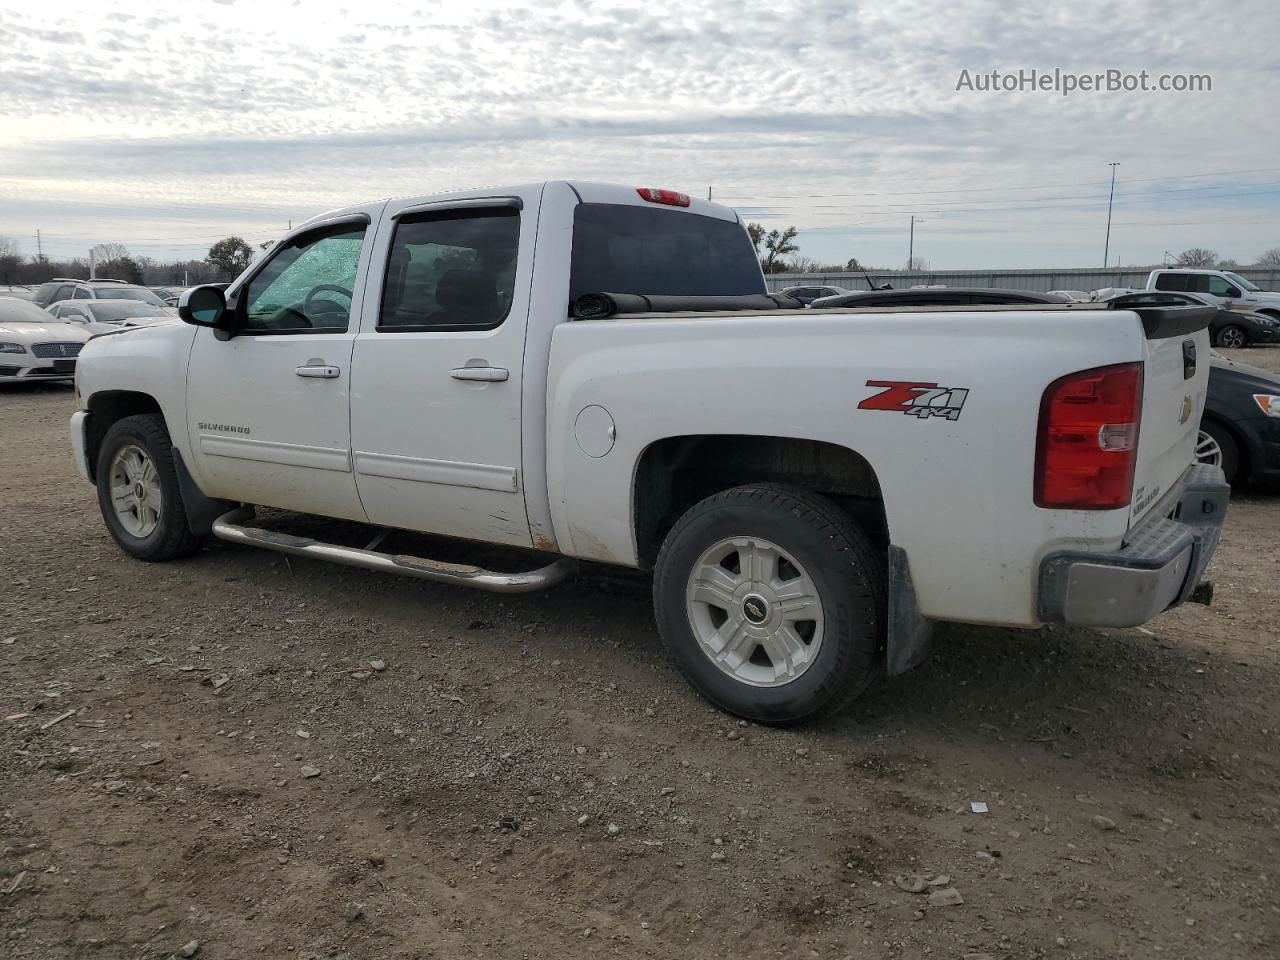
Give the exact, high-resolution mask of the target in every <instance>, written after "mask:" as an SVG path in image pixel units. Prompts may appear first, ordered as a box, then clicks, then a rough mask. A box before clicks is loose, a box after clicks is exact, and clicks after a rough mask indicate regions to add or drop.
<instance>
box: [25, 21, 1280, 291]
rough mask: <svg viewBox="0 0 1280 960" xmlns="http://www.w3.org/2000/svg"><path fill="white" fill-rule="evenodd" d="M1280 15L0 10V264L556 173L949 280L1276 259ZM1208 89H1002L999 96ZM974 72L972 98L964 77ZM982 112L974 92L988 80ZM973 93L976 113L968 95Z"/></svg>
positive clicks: (229, 230)
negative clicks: (1204, 82) (1198, 259)
mask: <svg viewBox="0 0 1280 960" xmlns="http://www.w3.org/2000/svg"><path fill="white" fill-rule="evenodd" d="M1277 28H1280V4H1277V3H1275V0H1215V2H1212V3H1209V2H1204V0H1180V2H1177V3H1169V2H1168V0H1160V2H1148V0H1136V2H1129V3H1126V4H1123V5H1121V4H1118V3H1116V2H1114V0H1110V2H1105V3H1100V2H1094V0H1074V2H1071V3H1061V2H1059V3H1037V2H1035V0H1018V2H1003V3H992V2H977V0H952V2H947V3H942V2H932V3H930V2H922V0H883V2H882V0H796V2H789V0H773V2H770V3H767V4H764V3H754V2H750V0H746V2H744V0H678V2H668V0H646V2H642V3H637V2H631V0H600V2H590V3H588V2H581V0H576V2H554V3H524V4H518V3H511V2H505V0H466V2H465V3H457V2H453V0H446V2H440V0H435V2H431V0H426V2H424V0H413V2H400V0H360V2H351V3H341V2H337V3H329V2H320V0H311V2H305V3H303V2H288V0H286V2H275V0H252V2H249V0H209V2H199V3H193V2H189V0H188V2H178V3H171V4H168V5H162V4H157V3H155V2H154V0H112V2H111V3H103V2H101V0H97V2H94V3H77V2H63V0H45V2H43V3H39V4H37V3H34V2H30V0H27V2H21V3H15V2H13V0H0V50H3V51H4V55H3V56H0V237H7V238H9V239H11V240H12V241H14V242H15V243H16V244H17V245H18V247H19V248H20V250H21V251H22V252H23V253H24V254H31V253H34V252H35V233H36V231H37V230H40V232H41V237H42V240H43V244H44V252H45V254H46V255H48V256H50V257H52V258H55V259H60V258H64V257H85V256H87V252H88V249H89V247H90V246H92V245H93V244H95V243H101V242H119V243H123V244H125V245H126V246H127V247H128V248H129V249H130V250H131V251H132V252H133V253H135V254H139V255H145V256H150V257H155V258H159V259H171V258H175V257H183V258H186V257H202V256H203V255H204V253H205V252H206V251H207V249H208V247H209V245H210V244H211V243H213V242H214V241H215V240H217V239H219V238H220V237H223V236H226V235H228V234H238V235H240V236H243V237H245V238H246V239H248V240H250V241H251V242H254V243H259V242H262V241H265V240H268V239H272V238H274V237H276V236H278V235H279V234H280V233H282V232H283V231H284V230H285V229H286V227H287V225H288V223H289V222H290V221H292V222H294V223H297V222H298V221H300V220H303V219H306V218H308V217H311V216H313V215H315V214H317V213H320V212H322V211H324V210H327V209H331V208H333V207H338V206H344V205H347V204H350V203H356V202H361V201H366V200H372V199H376V198H380V197H386V196H409V195H417V194H427V193H433V192H437V191H445V190H455V189H463V188H468V187H476V186H486V185H495V186H496V185H502V184H514V183H523V182H528V181H533V180H541V179H548V178H556V179H558V178H567V179H590V180H607V181H614V182H620V183H630V184H636V185H644V186H658V187H669V188H674V189H678V190H683V191H685V192H688V193H693V194H697V195H700V196H706V195H707V192H708V190H710V192H711V196H712V197H713V198H714V199H716V200H718V201H720V202H723V203H726V204H729V205H731V206H733V207H735V208H737V209H738V210H739V212H740V213H741V215H742V216H743V217H744V219H748V220H754V221H758V222H760V223H763V224H764V225H765V226H766V227H768V228H770V229H772V228H782V227H786V226H791V225H794V226H796V227H797V228H798V230H799V245H800V252H801V253H802V254H803V255H805V256H807V257H812V258H814V259H816V260H818V261H821V262H824V263H829V262H844V261H846V260H847V259H849V258H850V257H856V258H858V260H859V261H861V262H862V263H864V264H868V265H871V266H874V267H880V268H894V267H901V266H903V265H904V264H905V261H906V260H907V256H908V243H909V240H908V235H909V232H910V231H909V224H910V221H911V218H912V217H913V216H914V217H916V218H917V220H918V221H919V222H918V223H917V225H916V227H915V231H914V233H915V239H914V253H915V255H916V256H917V257H918V258H922V259H923V260H925V261H926V262H927V263H928V265H929V266H930V267H932V268H933V269H964V268H1019V267H1093V266H1099V265H1101V264H1102V262H1103V261H1102V258H1103V250H1104V244H1105V230H1106V222H1107V206H1108V191H1109V184H1110V180H1109V178H1110V175H1111V171H1112V168H1111V167H1110V166H1109V164H1110V163H1113V162H1116V163H1119V166H1118V167H1116V168H1114V169H1115V172H1116V183H1115V199H1114V210H1113V215H1112V226H1111V237H1110V248H1109V249H1110V252H1109V256H1108V262H1109V263H1111V264H1115V263H1117V262H1118V263H1122V264H1126V265H1128V264H1150V263H1158V262H1160V261H1161V259H1162V258H1163V256H1164V254H1165V252H1166V251H1168V252H1170V253H1173V254H1176V253H1178V252H1179V251H1181V250H1184V249H1186V248H1188V247H1193V246H1197V247H1209V248H1212V249H1214V250H1216V251H1218V253H1219V255H1220V256H1221V257H1224V258H1231V259H1234V260H1237V261H1239V262H1240V263H1242V264H1245V263H1252V262H1254V260H1255V259H1256V258H1257V256H1258V255H1259V254H1260V253H1261V252H1262V251H1264V250H1266V249H1269V248H1272V247H1277V246H1280V216H1278V214H1280V123H1278V122H1277V113H1278V111H1277V103H1278V102H1280V96H1278V95H1280V56H1278V55H1277V49H1276V44H1277V37H1280V30H1277ZM1032 69H1035V70H1038V71H1040V72H1041V73H1042V74H1044V73H1046V72H1047V73H1048V74H1052V72H1053V71H1054V70H1055V69H1059V70H1061V71H1065V72H1068V73H1075V74H1094V73H1098V72H1105V71H1107V70H1109V69H1110V70H1116V71H1121V72H1124V73H1133V74H1137V73H1138V72H1139V71H1143V70H1146V71H1148V72H1149V74H1150V82H1151V83H1155V82H1157V78H1158V77H1160V76H1161V75H1162V74H1170V75H1172V74H1180V75H1185V74H1207V75H1208V76H1209V77H1210V78H1211V85H1212V89H1211V90H1199V91H1194V92H1192V91H1184V92H1174V91H1156V90H1148V91H1145V92H1143V91H1132V92H1125V91H1123V90H1121V91H1114V92H1107V91H1080V90H1077V91H1075V92H1073V93H1072V94H1071V95H1069V96H1063V94H1062V93H1061V92H1060V91H1054V90H1038V89H1036V90H1030V89H1029V90H1017V91H1005V90H996V91H990V90H987V91H983V90H979V89H975V88H976V87H977V86H978V84H979V81H977V80H975V79H974V78H976V77H978V76H979V75H982V74H989V73H990V72H991V71H992V70H998V71H1001V72H1002V73H1012V74H1016V73H1017V72H1018V71H1019V70H1024V71H1030V70H1032ZM962 71H968V73H967V74H964V73H962ZM965 76H967V77H968V78H969V79H968V81H964V82H966V83H967V84H968V86H963V85H962V78H964V77H965ZM958 86H960V87H961V89H957V87H958Z"/></svg>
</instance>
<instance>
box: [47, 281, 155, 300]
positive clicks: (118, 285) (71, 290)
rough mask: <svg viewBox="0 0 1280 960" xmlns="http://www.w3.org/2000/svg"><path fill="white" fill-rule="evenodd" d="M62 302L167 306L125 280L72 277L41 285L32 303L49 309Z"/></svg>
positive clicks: (148, 292)
mask: <svg viewBox="0 0 1280 960" xmlns="http://www.w3.org/2000/svg"><path fill="white" fill-rule="evenodd" d="M62 300H141V301H142V302H143V303H149V304H151V305H152V306H155V307H163V306H165V302H164V301H163V300H161V299H160V298H159V297H157V296H156V295H155V294H154V293H152V292H151V291H150V290H148V289H147V288H146V287H141V286H138V285H137V284H134V283H125V281H123V280H101V279H99V280H76V279H74V278H70V277H54V278H53V279H52V280H50V281H49V282H48V283H42V284H40V289H39V290H37V291H36V295H35V296H34V297H33V298H32V303H34V304H35V305H36V306H38V307H47V306H49V304H51V303H58V302H60V301H62Z"/></svg>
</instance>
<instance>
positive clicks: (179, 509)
mask: <svg viewBox="0 0 1280 960" xmlns="http://www.w3.org/2000/svg"><path fill="white" fill-rule="evenodd" d="M97 466H98V469H97V474H96V476H97V482H98V506H99V508H100V509H101V510H102V519H103V520H104V521H106V524H107V529H108V530H109V531H110V532H111V536H112V537H113V538H115V541H116V543H118V544H119V545H120V547H121V549H123V550H124V552H125V553H127V554H129V555H130V556H134V557H137V558H138V559H139V560H151V561H158V560H173V559H175V558H177V557H183V556H186V555H188V554H191V553H194V552H195V551H196V550H198V549H199V548H200V541H201V538H200V537H198V536H196V535H195V534H194V533H192V532H191V529H190V527H188V526H187V512H186V509H185V507H184V506H183V503H182V493H181V491H180V490H179V489H178V475H177V470H176V469H175V467H174V463H173V445H172V444H171V443H170V441H169V431H168V430H167V429H166V428H165V425H164V418H163V417H161V416H160V415H159V414H139V415H137V416H132V417H125V418H124V419H123V420H118V421H116V422H115V423H114V424H112V425H111V428H110V429H109V430H107V435H106V436H105V437H103V440H102V447H101V449H100V450H99V451H98V464H97Z"/></svg>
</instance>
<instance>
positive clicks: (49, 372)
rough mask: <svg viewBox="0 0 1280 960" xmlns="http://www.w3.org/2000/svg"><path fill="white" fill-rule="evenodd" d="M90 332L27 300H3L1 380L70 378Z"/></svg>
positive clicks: (0, 311)
mask: <svg viewBox="0 0 1280 960" xmlns="http://www.w3.org/2000/svg"><path fill="white" fill-rule="evenodd" d="M88 339H89V332H88V331H87V330H85V329H84V328H83V327H80V326H78V325H76V324H74V323H67V322H65V321H63V320H55V319H54V318H53V317H51V316H49V314H47V313H45V311H43V310H41V309H40V308H39V307H37V306H36V305H35V304H32V303H27V302H26V301H25V300H10V299H0V382H4V381H13V380H30V379H38V380H70V379H71V378H72V377H73V376H74V374H75V372H76V357H78V356H79V355H80V348H81V347H83V346H84V344H85V341H87V340H88Z"/></svg>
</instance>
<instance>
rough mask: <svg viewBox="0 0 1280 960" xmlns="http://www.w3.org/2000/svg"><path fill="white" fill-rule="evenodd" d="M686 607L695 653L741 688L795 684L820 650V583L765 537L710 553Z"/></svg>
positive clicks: (732, 542) (696, 572) (735, 540)
mask: <svg viewBox="0 0 1280 960" xmlns="http://www.w3.org/2000/svg"><path fill="white" fill-rule="evenodd" d="M685 607H686V610H687V611H688V615H689V623H690V625H691V626H692V627H693V634H694V637H695V638H696V639H697V641H698V648H699V649H700V650H701V651H702V653H703V654H704V655H705V656H706V657H707V659H709V660H710V661H711V662H712V663H713V664H715V666H716V668H717V669H719V670H720V671H722V672H723V673H725V674H727V675H729V676H730V677H732V678H733V679H734V680H737V681H738V682H739V683H745V684H749V685H750V686H753V687H779V686H782V685H783V684H786V683H792V682H793V681H795V680H796V679H798V678H799V677H801V676H802V675H803V674H804V673H805V671H807V670H808V669H809V668H810V667H811V666H813V663H814V660H815V659H817V656H818V651H819V650H820V649H821V647H822V635H823V618H822V598H821V597H820V596H819V595H818V588H817V586H816V585H815V584H814V582H813V579H812V578H811V577H810V576H809V574H808V573H807V572H806V571H805V569H804V567H803V566H801V564H800V563H799V562H798V561H797V560H796V559H795V557H793V556H791V555H790V554H789V553H787V552H786V551H785V550H783V549H782V548H781V547H779V546H778V545H777V544H774V543H770V542H769V541H768V540H764V539H762V538H760V537H732V538H730V539H728V540H721V541H720V542H719V543H716V544H714V545H713V546H711V547H710V548H708V549H707V550H706V551H705V552H704V553H703V554H702V556H701V557H699V558H698V561H697V563H695V564H694V565H693V569H692V570H691V571H690V574H689V583H688V587H687V589H686V591H685Z"/></svg>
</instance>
